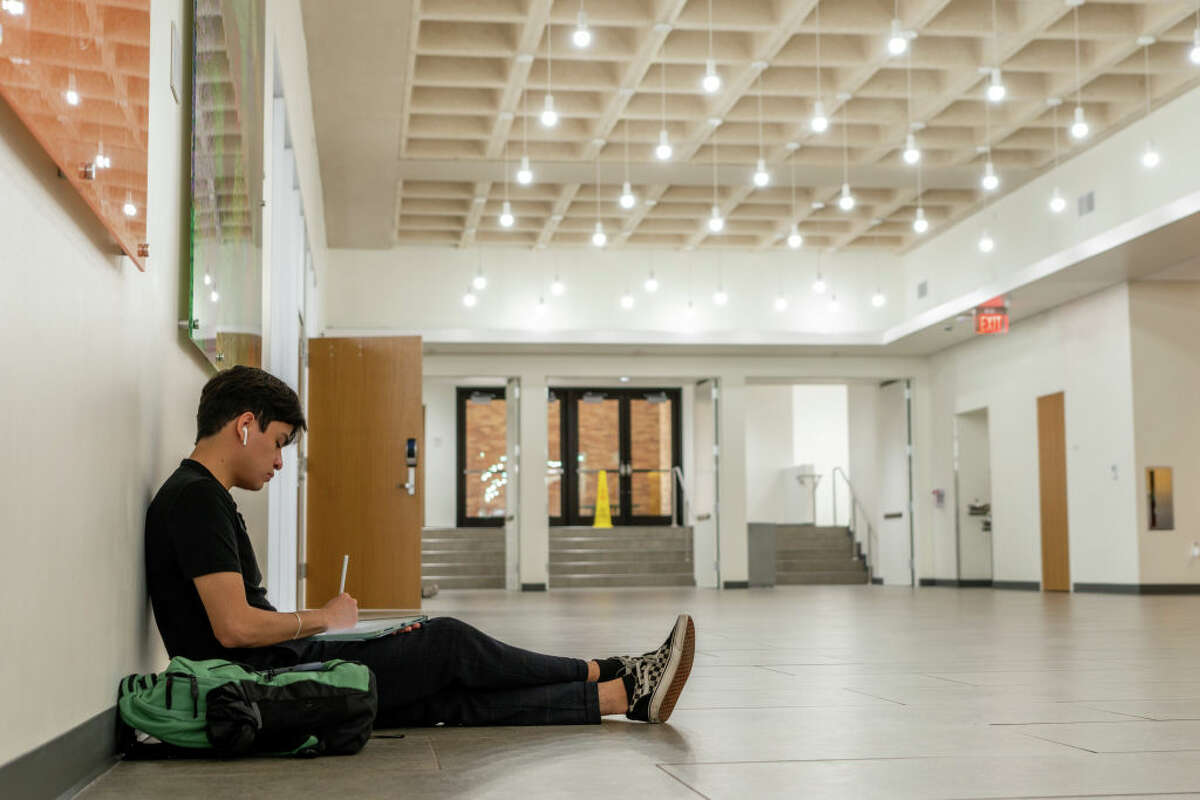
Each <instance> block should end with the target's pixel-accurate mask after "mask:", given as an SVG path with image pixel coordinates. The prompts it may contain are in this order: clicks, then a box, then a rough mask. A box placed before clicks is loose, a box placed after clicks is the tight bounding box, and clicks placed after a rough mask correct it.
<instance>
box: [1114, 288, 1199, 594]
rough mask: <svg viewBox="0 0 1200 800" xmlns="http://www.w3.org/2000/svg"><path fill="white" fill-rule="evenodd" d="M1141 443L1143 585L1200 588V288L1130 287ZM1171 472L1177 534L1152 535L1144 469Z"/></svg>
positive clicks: (1139, 499) (1139, 516) (1139, 535)
mask: <svg viewBox="0 0 1200 800" xmlns="http://www.w3.org/2000/svg"><path fill="white" fill-rule="evenodd" d="M1129 305H1130V322H1131V326H1132V346H1133V407H1134V414H1135V416H1134V428H1135V434H1134V435H1135V437H1136V443H1137V460H1136V462H1135V468H1136V470H1137V474H1136V476H1135V481H1136V486H1137V525H1136V527H1135V530H1136V531H1137V539H1138V553H1139V558H1140V569H1141V571H1140V581H1141V582H1142V583H1191V584H1196V583H1200V560H1197V559H1195V558H1193V557H1192V552H1191V551H1192V544H1193V543H1194V542H1196V541H1200V414H1198V413H1197V406H1196V398H1197V397H1200V348H1197V341H1196V335H1197V331H1200V283H1197V282H1183V281H1170V282H1167V281H1142V282H1138V283H1131V284H1130V286H1129ZM1147 467H1172V468H1173V475H1172V477H1173V479H1174V489H1175V530H1173V531H1151V530H1149V511H1148V509H1147V507H1146V506H1147V502H1146V468H1147Z"/></svg>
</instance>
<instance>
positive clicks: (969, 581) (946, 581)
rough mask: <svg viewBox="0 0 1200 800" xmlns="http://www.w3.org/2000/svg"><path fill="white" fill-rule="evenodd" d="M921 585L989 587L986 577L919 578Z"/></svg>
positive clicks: (965, 587)
mask: <svg viewBox="0 0 1200 800" xmlns="http://www.w3.org/2000/svg"><path fill="white" fill-rule="evenodd" d="M920 585H921V586H953V587H954V588H956V589H990V588H992V581H991V580H990V579H988V578H962V579H960V578H921V580H920Z"/></svg>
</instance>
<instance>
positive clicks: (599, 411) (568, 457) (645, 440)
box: [550, 389, 680, 525]
mask: <svg viewBox="0 0 1200 800" xmlns="http://www.w3.org/2000/svg"><path fill="white" fill-rule="evenodd" d="M551 402H552V405H557V407H558V408H557V410H558V414H557V417H558V422H559V425H560V426H561V430H560V431H559V432H558V433H559V435H558V436H557V437H556V436H554V435H553V432H552V434H551V436H550V441H551V443H552V444H553V443H554V442H555V441H556V440H557V441H558V442H559V443H560V449H561V468H560V470H559V472H560V473H561V483H560V484H559V485H560V486H561V490H560V491H557V492H552V493H551V496H550V515H551V522H553V523H558V524H567V525H590V524H592V522H593V520H594V519H595V515H596V507H597V502H598V500H599V497H598V496H599V493H600V483H601V477H600V476H601V475H603V476H604V484H605V488H606V490H607V494H608V506H609V513H610V515H611V517H612V521H613V524H614V525H654V524H659V525H669V524H671V522H672V521H673V520H674V519H675V517H676V514H677V511H676V505H677V504H676V492H675V480H674V475H673V468H674V467H676V466H678V465H679V462H680V440H679V416H680V411H679V391H678V390H677V389H675V390H672V389H650V390H646V389H555V390H553V397H552V399H551ZM553 421H554V420H553V417H552V420H551V422H552V424H553ZM554 457H555V454H554V453H551V459H554Z"/></svg>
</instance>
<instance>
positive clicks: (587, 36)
mask: <svg viewBox="0 0 1200 800" xmlns="http://www.w3.org/2000/svg"><path fill="white" fill-rule="evenodd" d="M571 44H573V45H575V46H576V47H578V48H579V49H580V50H583V49H586V48H587V47H590V46H591V44H592V30H591V28H589V27H588V24H587V14H584V13H583V9H582V8H581V9H579V21H578V23H576V25H575V31H574V33H572V34H571Z"/></svg>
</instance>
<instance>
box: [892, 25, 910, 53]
mask: <svg viewBox="0 0 1200 800" xmlns="http://www.w3.org/2000/svg"><path fill="white" fill-rule="evenodd" d="M887 48H888V52H889V53H891V54H892V55H894V56H902V55H904V51H905V50H907V49H908V36H906V35H905V33H904V31H902V30H901V29H900V20H899V19H897V18H893V19H892V35H891V36H890V37H888V43H887Z"/></svg>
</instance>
